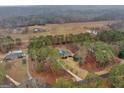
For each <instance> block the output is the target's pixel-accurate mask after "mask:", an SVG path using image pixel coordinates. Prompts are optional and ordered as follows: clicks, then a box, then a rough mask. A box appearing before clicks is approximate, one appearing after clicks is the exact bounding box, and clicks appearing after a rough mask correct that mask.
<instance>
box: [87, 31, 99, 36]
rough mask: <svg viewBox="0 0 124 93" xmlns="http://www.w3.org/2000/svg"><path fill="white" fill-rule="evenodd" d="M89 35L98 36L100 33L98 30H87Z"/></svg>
mask: <svg viewBox="0 0 124 93" xmlns="http://www.w3.org/2000/svg"><path fill="white" fill-rule="evenodd" d="M86 32H87V33H90V34H94V35H97V34H98V31H97V30H86Z"/></svg>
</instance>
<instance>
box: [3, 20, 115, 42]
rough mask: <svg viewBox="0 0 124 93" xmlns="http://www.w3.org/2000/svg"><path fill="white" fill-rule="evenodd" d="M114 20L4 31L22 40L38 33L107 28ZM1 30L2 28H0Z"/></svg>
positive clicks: (54, 33) (60, 32)
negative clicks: (27, 30)
mask: <svg viewBox="0 0 124 93" xmlns="http://www.w3.org/2000/svg"><path fill="white" fill-rule="evenodd" d="M114 22H115V21H96V22H79V23H64V24H46V25H45V26H43V25H42V26H37V25H36V26H30V27H28V29H29V32H28V33H27V34H18V33H15V34H13V33H12V34H10V33H5V32H4V33H5V35H10V36H12V37H13V38H21V39H22V40H23V41H25V42H26V41H27V40H29V39H30V38H32V37H34V36H40V35H45V36H46V35H62V34H64V35H67V34H72V33H73V34H79V33H85V31H86V28H108V27H107V25H108V24H112V23H114ZM34 28H43V29H45V30H46V31H45V32H39V33H33V32H32V30H33V29H34ZM1 31H2V32H3V31H4V30H3V29H1Z"/></svg>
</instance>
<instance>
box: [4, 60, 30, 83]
mask: <svg viewBox="0 0 124 93" xmlns="http://www.w3.org/2000/svg"><path fill="white" fill-rule="evenodd" d="M5 68H6V72H7V74H8V75H9V76H11V77H12V78H13V79H14V80H16V81H18V82H24V81H25V80H27V79H28V76H27V67H26V64H22V62H21V61H20V60H15V61H14V62H11V63H7V64H6V65H5Z"/></svg>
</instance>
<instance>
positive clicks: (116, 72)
mask: <svg viewBox="0 0 124 93" xmlns="http://www.w3.org/2000/svg"><path fill="white" fill-rule="evenodd" d="M109 80H110V81H111V83H112V85H113V86H114V87H117V88H123V87H124V64H119V65H117V66H116V67H114V68H113V69H112V70H111V72H110V77H109Z"/></svg>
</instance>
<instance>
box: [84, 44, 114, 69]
mask: <svg viewBox="0 0 124 93" xmlns="http://www.w3.org/2000/svg"><path fill="white" fill-rule="evenodd" d="M84 45H86V46H87V48H88V50H89V51H90V52H91V53H92V54H93V55H94V56H95V58H96V61H97V63H98V65H99V66H102V67H104V66H106V65H107V64H110V63H111V62H112V61H113V57H114V53H113V49H112V47H111V46H110V45H108V44H106V43H104V42H93V43H85V44H84Z"/></svg>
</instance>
